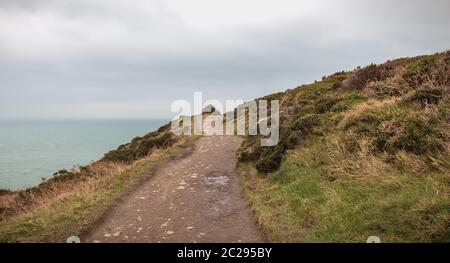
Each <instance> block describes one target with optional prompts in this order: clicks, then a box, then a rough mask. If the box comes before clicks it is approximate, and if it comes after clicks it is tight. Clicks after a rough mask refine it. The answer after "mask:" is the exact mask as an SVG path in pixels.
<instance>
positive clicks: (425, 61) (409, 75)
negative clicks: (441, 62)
mask: <svg viewBox="0 0 450 263" xmlns="http://www.w3.org/2000/svg"><path fill="white" fill-rule="evenodd" d="M433 65H434V63H433V61H432V60H431V59H430V58H422V59H420V60H418V61H416V62H413V63H411V64H409V65H407V66H406V68H405V72H404V73H403V79H404V80H405V81H406V83H408V85H409V86H412V87H418V86H419V85H420V84H422V83H423V82H424V81H425V80H426V79H427V78H428V77H429V73H430V72H431V69H432V67H433Z"/></svg>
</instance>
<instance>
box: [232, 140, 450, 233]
mask: <svg viewBox="0 0 450 263" xmlns="http://www.w3.org/2000/svg"><path fill="white" fill-rule="evenodd" d="M321 145H322V144H321V143H320V142H317V143H316V144H313V145H311V146H310V147H308V148H307V149H302V150H300V151H298V152H295V153H291V154H290V155H289V157H288V160H286V161H285V162H284V163H283V165H282V167H281V169H280V170H279V171H278V172H276V173H274V174H273V175H271V176H270V177H267V176H264V175H258V173H257V172H256V170H255V169H253V168H251V165H248V164H247V165H241V167H240V171H241V175H242V180H243V182H244V189H245V193H246V196H247V197H248V199H249V200H250V202H251V204H252V207H253V209H254V211H255V214H256V216H257V219H258V221H259V222H260V224H261V225H262V226H263V228H264V230H265V231H266V233H267V234H268V236H269V238H270V239H271V240H272V241H276V242H365V240H366V239H367V237H369V236H372V235H375V236H379V237H380V238H381V240H382V241H383V242H411V241H418V242H430V241H447V242H448V240H449V222H450V216H449V211H450V210H449V209H450V201H449V198H448V197H449V191H448V189H449V176H448V175H444V174H442V173H429V174H424V175H420V176H417V175H410V174H407V173H392V174H383V175H382V176H372V177H370V178H368V177H365V176H358V175H355V176H345V177H340V178H338V179H335V180H330V179H329V177H328V176H327V171H329V170H331V169H332V168H331V167H329V166H330V165H331V163H330V161H329V160H328V159H327V157H328V156H326V154H324V150H325V149H324V148H323V147H322V146H321Z"/></svg>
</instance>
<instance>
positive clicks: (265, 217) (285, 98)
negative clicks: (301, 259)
mask: <svg viewBox="0 0 450 263" xmlns="http://www.w3.org/2000/svg"><path fill="white" fill-rule="evenodd" d="M449 89H450V52H446V53H439V54H435V55H430V56H421V57H415V58H402V59H397V60H393V61H388V62H386V63H384V64H381V65H373V64H372V65H370V66H367V67H364V68H357V69H355V70H354V71H352V72H340V73H336V74H334V75H332V76H328V77H324V78H323V79H322V81H319V82H316V83H313V84H309V85H303V86H300V87H298V88H296V89H292V90H288V91H286V92H284V93H277V94H274V95H271V96H267V97H266V99H278V100H280V104H281V114H280V115H281V119H280V123H281V131H280V134H281V136H280V138H281V139H280V143H279V144H278V145H277V146H276V147H261V146H259V138H256V137H248V138H247V139H246V141H245V143H244V144H243V146H242V147H241V150H240V156H239V161H240V164H239V167H240V171H241V174H242V178H243V181H244V188H245V192H246V195H247V197H248V198H249V200H250V202H251V204H252V207H253V209H254V211H255V213H256V215H257V218H258V220H259V222H260V224H261V225H262V226H263V228H264V229H265V230H266V232H267V233H268V235H269V237H270V238H271V239H272V240H273V241H283V242H288V241H301V242H305V241H307V242H308V241H312V242H317V241H343V242H364V241H365V240H366V239H367V237H368V236H371V235H376V236H379V237H380V238H381V240H382V241H384V242H388V241H393V242H397V241H421V242H422V241H423V242H428V241H447V242H448V241H450V232H449V229H450V201H449V189H450V187H449V184H450V141H449V138H450V97H449Z"/></svg>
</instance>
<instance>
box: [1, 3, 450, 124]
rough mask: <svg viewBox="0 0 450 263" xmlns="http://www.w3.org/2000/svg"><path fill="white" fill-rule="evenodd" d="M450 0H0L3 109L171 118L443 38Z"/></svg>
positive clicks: (447, 36) (441, 45)
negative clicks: (193, 105) (182, 104)
mask: <svg viewBox="0 0 450 263" xmlns="http://www.w3.org/2000/svg"><path fill="white" fill-rule="evenodd" d="M449 13H450V1H448V0H421V1H419V0H395V1H392V0H376V1H375V0H340V1H336V0H314V1H312V0H311V1H305V0H292V1H291V0H285V1H284V0H276V1H265V0H226V1H225V0H221V1H217V0H189V1H186V0H164V1H158V0H122V1H119V0H76V1H75V0H45V1H44V0H42V1H41V0H0V118H6V119H22V118H24V119H29V118H31V119H33V118H38V119H47V118H50V119H51V118H77V119H78V118H170V117H173V116H174V115H176V113H172V112H170V107H171V104H172V102H173V101H174V100H176V99H186V100H193V92H195V91H201V92H203V97H204V99H205V100H206V99H217V100H221V101H225V100H227V99H233V100H237V99H243V100H248V99H252V98H256V97H259V96H263V95H267V94H270V93H274V92H278V91H284V90H286V89H289V88H294V87H297V86H299V85H301V84H304V83H309V82H312V81H314V80H316V79H317V80H318V79H320V78H321V77H322V76H323V75H327V74H332V73H334V72H337V71H341V70H351V69H353V68H355V67H357V66H364V65H367V64H370V63H372V62H373V63H382V62H385V61H386V60H388V59H392V58H397V57H405V56H415V55H421V54H431V53H435V52H440V51H444V50H447V49H449V48H450V30H449V29H448V28H449V25H450V16H449V15H448V14H449Z"/></svg>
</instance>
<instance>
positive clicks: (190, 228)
mask: <svg viewBox="0 0 450 263" xmlns="http://www.w3.org/2000/svg"><path fill="white" fill-rule="evenodd" d="M192 229H194V227H193V226H188V227H186V230H192Z"/></svg>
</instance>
